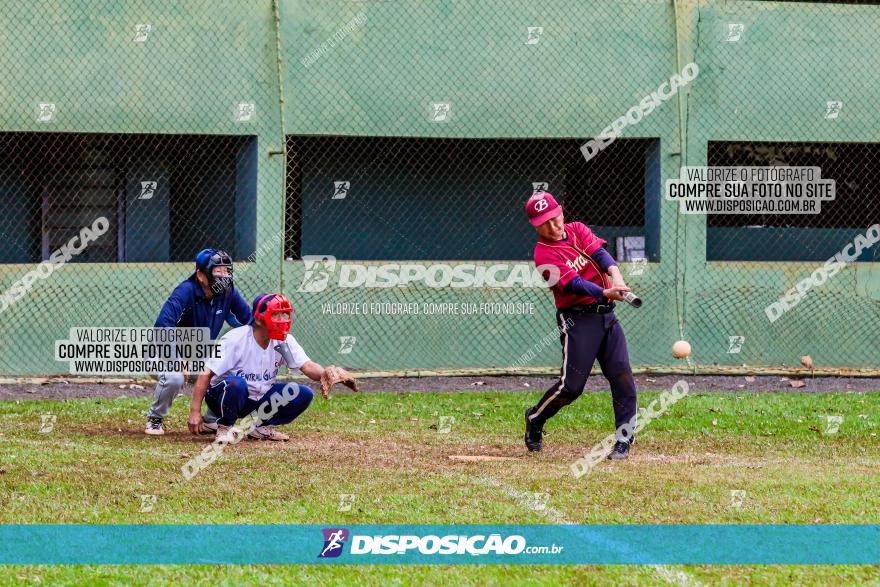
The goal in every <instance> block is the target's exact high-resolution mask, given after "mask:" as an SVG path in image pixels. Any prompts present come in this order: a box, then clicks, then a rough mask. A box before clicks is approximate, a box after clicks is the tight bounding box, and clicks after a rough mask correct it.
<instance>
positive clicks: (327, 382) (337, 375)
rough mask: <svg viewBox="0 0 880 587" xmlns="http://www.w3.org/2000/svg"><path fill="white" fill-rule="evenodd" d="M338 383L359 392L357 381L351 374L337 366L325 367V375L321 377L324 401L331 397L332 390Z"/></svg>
mask: <svg viewBox="0 0 880 587" xmlns="http://www.w3.org/2000/svg"><path fill="white" fill-rule="evenodd" d="M337 383H341V384H342V385H344V386H346V387H347V388H349V389H351V390H352V391H359V390H358V384H357V381H355V379H354V376H352V374H351V373H349V372H348V371H346V370H345V369H343V368H342V367H337V366H336V365H329V366H327V367H324V374H323V375H321V395H323V396H324V399H327V398H329V397H330V389H331V388H332V387H333V386H334V385H336V384H337Z"/></svg>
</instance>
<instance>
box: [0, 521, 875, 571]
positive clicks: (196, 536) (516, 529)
mask: <svg viewBox="0 0 880 587" xmlns="http://www.w3.org/2000/svg"><path fill="white" fill-rule="evenodd" d="M0 544H2V545H3V546H2V549H0V564H419V565H423V564H491V565H495V564H542V565H543V564H565V565H571V564H574V565H584V564H614V565H620V564H638V565H659V564H737V565H755V564H773V565H782V564H786V565H789V564H794V565H803V564H822V565H824V564H863V565H876V564H880V525H876V524H874V525H770V524H768V525H596V526H592V525H583V526H580V525H563V526H553V525H415V524H405V525H393V524H388V525H335V526H334V525H326V526H324V525H298V524H297V525H294V524H289V525H284V524H277V525H276V524H265V525H263V524H256V525H67V524H57V525H54V524H53V525H37V524H34V525H28V524H23V525H0Z"/></svg>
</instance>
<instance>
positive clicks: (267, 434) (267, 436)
mask: <svg viewBox="0 0 880 587" xmlns="http://www.w3.org/2000/svg"><path fill="white" fill-rule="evenodd" d="M248 438H253V439H255V440H273V441H275V442H281V441H287V440H290V436H288V435H287V434H284V433H283V432H278V431H277V430H275V429H274V428H273V427H271V426H257V427H256V428H254V429H253V430H251V431H250V432H248Z"/></svg>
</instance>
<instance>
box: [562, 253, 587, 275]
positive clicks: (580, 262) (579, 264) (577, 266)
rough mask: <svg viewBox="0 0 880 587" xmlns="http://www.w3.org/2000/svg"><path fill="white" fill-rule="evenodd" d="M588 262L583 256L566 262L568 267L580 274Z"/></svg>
mask: <svg viewBox="0 0 880 587" xmlns="http://www.w3.org/2000/svg"><path fill="white" fill-rule="evenodd" d="M587 262H588V260H587V258H586V257H584V256H583V255H578V256H577V257H576V258H575V259H569V260H568V261H566V262H565V264H566V265H568V266H569V267H571V268H572V269H574V272H575V273H580V272H581V269H583V268H584V266H585V265H586V264H587Z"/></svg>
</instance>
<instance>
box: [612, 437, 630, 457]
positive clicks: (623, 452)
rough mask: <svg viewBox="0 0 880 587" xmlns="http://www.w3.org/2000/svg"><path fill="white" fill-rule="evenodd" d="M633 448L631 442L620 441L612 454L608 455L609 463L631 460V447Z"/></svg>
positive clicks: (615, 444)
mask: <svg viewBox="0 0 880 587" xmlns="http://www.w3.org/2000/svg"><path fill="white" fill-rule="evenodd" d="M630 446H632V443H629V442H621V441H620V440H618V441H617V442H615V443H614V448H613V449H612V450H611V453H610V454H609V455H608V460H609V461H625V460H626V459H628V458H629V447H630Z"/></svg>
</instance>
